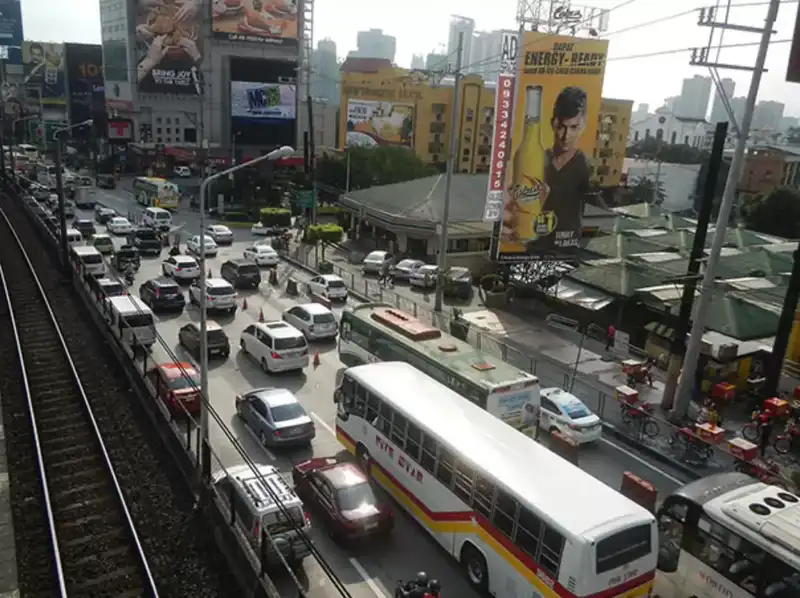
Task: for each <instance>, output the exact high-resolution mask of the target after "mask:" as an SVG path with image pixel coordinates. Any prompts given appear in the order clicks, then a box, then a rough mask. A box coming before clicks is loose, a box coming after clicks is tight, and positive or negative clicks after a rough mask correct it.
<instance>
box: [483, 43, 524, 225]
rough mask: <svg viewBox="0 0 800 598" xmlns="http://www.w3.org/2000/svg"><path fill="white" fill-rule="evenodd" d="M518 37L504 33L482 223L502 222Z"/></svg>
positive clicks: (509, 149)
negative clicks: (487, 185) (487, 186)
mask: <svg viewBox="0 0 800 598" xmlns="http://www.w3.org/2000/svg"><path fill="white" fill-rule="evenodd" d="M518 53H519V40H518V36H517V35H516V34H514V33H503V40H502V50H501V56H500V73H499V74H498V76H497V88H496V92H495V98H494V129H493V131H494V134H493V135H492V154H491V159H492V161H491V163H490V164H489V188H488V189H487V191H486V204H485V206H484V209H483V220H484V222H500V221H501V220H502V219H503V205H504V202H503V198H504V196H505V188H506V166H507V164H508V154H509V153H510V151H511V126H512V124H513V114H514V85H515V82H516V80H517V55H518Z"/></svg>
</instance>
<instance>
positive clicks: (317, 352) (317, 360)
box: [314, 351, 319, 367]
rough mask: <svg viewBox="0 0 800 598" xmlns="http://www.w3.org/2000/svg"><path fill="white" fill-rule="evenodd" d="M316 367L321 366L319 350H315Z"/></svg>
mask: <svg viewBox="0 0 800 598" xmlns="http://www.w3.org/2000/svg"><path fill="white" fill-rule="evenodd" d="M314 367H319V351H314Z"/></svg>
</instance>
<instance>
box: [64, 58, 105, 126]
mask: <svg viewBox="0 0 800 598" xmlns="http://www.w3.org/2000/svg"><path fill="white" fill-rule="evenodd" d="M65 68H66V72H67V91H68V93H69V119H70V122H71V123H73V124H75V123H79V122H83V121H85V120H87V119H90V118H91V119H93V120H94V125H93V126H92V127H91V128H89V127H81V128H80V129H77V130H75V131H73V137H75V136H78V137H82V136H83V137H89V136H90V135H91V134H92V132H96V133H97V134H98V136H102V137H105V134H104V133H105V122H104V121H105V114H106V111H105V101H106V99H105V86H104V81H103V49H102V47H101V46H100V45H94V44H66V67H65ZM101 124H102V126H101ZM101 132H102V133H103V134H102V135H101Z"/></svg>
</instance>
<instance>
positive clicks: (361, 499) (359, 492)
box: [292, 457, 394, 540]
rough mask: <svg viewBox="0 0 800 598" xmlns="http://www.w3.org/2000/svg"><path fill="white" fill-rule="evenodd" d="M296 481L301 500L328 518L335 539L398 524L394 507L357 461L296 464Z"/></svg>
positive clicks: (371, 533)
mask: <svg viewBox="0 0 800 598" xmlns="http://www.w3.org/2000/svg"><path fill="white" fill-rule="evenodd" d="M292 480H293V481H294V485H295V492H297V495H298V496H299V497H300V500H302V501H303V503H304V504H306V505H308V506H309V507H311V508H313V509H314V510H316V512H317V513H319V514H320V516H321V517H323V518H324V520H325V524H326V525H327V526H328V529H329V530H330V534H331V537H333V538H334V539H335V540H354V539H357V538H366V537H370V536H378V535H387V534H389V532H391V531H392V528H393V527H394V515H393V513H392V510H391V508H390V507H389V505H387V504H386V503H385V502H382V501H381V500H379V499H378V498H377V497H376V496H375V493H374V492H373V490H372V486H371V485H370V483H369V478H367V476H366V475H365V474H364V472H363V471H361V470H360V469H359V468H358V467H357V466H356V465H354V464H353V463H347V462H343V461H337V460H336V459H335V458H333V457H330V458H317V459H309V460H308V461H304V462H303V463H298V464H297V465H295V466H294V469H292Z"/></svg>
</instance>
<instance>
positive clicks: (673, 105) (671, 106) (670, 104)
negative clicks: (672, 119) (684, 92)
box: [664, 96, 681, 112]
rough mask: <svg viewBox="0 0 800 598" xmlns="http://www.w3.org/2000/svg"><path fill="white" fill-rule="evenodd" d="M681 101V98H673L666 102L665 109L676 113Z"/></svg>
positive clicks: (667, 99)
mask: <svg viewBox="0 0 800 598" xmlns="http://www.w3.org/2000/svg"><path fill="white" fill-rule="evenodd" d="M680 101H681V96H672V97H671V98H666V99H665V100H664V108H666V109H667V110H668V111H669V112H675V110H677V109H678V102H680Z"/></svg>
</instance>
